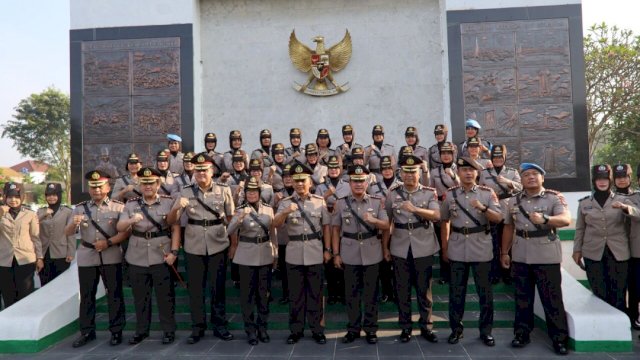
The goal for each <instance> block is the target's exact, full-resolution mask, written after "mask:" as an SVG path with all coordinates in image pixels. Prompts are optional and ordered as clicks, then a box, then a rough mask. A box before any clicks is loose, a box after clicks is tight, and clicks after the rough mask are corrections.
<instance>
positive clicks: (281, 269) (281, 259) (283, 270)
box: [278, 245, 289, 298]
mask: <svg viewBox="0 0 640 360" xmlns="http://www.w3.org/2000/svg"><path fill="white" fill-rule="evenodd" d="M286 258H287V245H278V274H280V280H281V281H282V297H283V298H288V297H289V276H288V275H287V263H286V262H285V260H286Z"/></svg>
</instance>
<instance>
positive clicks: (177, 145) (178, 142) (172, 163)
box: [167, 134, 184, 174]
mask: <svg viewBox="0 0 640 360" xmlns="http://www.w3.org/2000/svg"><path fill="white" fill-rule="evenodd" d="M167 140H168V141H169V143H168V144H167V149H169V154H168V155H169V170H170V171H171V172H172V173H174V174H180V173H181V172H183V171H184V169H183V168H182V163H183V161H182V158H183V157H184V154H183V153H182V151H181V150H182V149H181V147H182V138H181V137H180V136H179V135H176V134H167Z"/></svg>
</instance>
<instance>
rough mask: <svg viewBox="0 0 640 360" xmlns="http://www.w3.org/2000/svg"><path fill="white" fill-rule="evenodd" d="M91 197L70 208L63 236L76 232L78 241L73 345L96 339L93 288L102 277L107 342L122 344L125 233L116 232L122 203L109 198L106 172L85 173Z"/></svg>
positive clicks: (78, 345) (95, 288)
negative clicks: (76, 316) (122, 245)
mask: <svg viewBox="0 0 640 360" xmlns="http://www.w3.org/2000/svg"><path fill="white" fill-rule="evenodd" d="M84 177H85V179H86V180H87V185H88V186H89V195H90V196H91V200H89V201H85V202H81V203H79V204H77V205H76V206H75V209H73V217H72V218H71V219H70V221H69V223H68V224H67V226H66V227H65V230H64V231H65V234H66V235H67V236H69V235H73V234H74V233H75V232H79V235H80V238H81V241H80V245H79V247H78V251H77V252H76V256H77V258H78V278H79V279H78V280H79V281H80V316H79V319H78V322H79V323H80V334H81V335H80V337H78V338H77V339H76V340H75V341H74V342H73V347H75V348H77V347H81V346H84V345H86V344H87V343H88V342H89V341H91V340H95V338H96V291H97V289H98V282H99V281H100V278H102V282H103V283H104V285H105V290H106V293H107V299H108V304H109V331H110V332H111V341H110V344H111V345H118V344H120V343H122V329H124V326H125V313H124V299H123V297H122V266H121V263H122V249H121V248H120V243H121V242H123V241H124V240H126V239H127V238H128V237H129V232H118V231H117V229H116V225H117V222H118V218H119V217H120V213H121V212H122V210H123V209H124V204H122V203H121V202H120V201H117V200H112V199H109V196H108V194H109V190H111V187H110V186H109V175H108V174H107V173H105V172H102V171H100V170H93V171H89V172H88V173H86V174H85V176H84Z"/></svg>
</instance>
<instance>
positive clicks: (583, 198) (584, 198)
mask: <svg viewBox="0 0 640 360" xmlns="http://www.w3.org/2000/svg"><path fill="white" fill-rule="evenodd" d="M590 197H591V195H587V196H585V197H582V198H580V199H578V201H582V200H586V199H588V198H590Z"/></svg>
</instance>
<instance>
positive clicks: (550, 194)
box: [504, 189, 567, 264]
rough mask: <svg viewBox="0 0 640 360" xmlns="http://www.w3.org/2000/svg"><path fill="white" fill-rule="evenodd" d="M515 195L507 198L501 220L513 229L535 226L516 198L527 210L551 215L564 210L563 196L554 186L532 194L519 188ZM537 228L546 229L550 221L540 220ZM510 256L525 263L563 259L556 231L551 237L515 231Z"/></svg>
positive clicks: (530, 229)
mask: <svg viewBox="0 0 640 360" xmlns="http://www.w3.org/2000/svg"><path fill="white" fill-rule="evenodd" d="M516 196H517V198H512V199H510V200H511V201H509V203H508V205H507V208H506V209H505V210H504V213H505V214H506V216H505V218H504V223H505V224H513V225H514V228H515V230H527V231H537V230H538V229H537V228H536V227H535V225H533V223H532V222H531V221H529V220H528V219H527V218H526V217H525V216H524V215H523V214H522V211H521V210H520V207H519V206H518V202H517V199H520V205H521V206H522V208H523V209H524V210H525V211H526V212H527V214H531V213H534V212H542V213H543V214H547V215H549V216H554V215H560V214H562V213H564V212H565V211H566V210H567V203H566V202H565V200H564V196H562V194H560V193H559V192H557V191H554V190H547V189H542V191H541V192H540V193H539V194H536V195H534V196H527V193H526V192H522V193H520V194H518V195H516ZM540 228H541V229H542V230H545V229H549V225H545V224H541V225H540ZM551 239H553V240H551ZM511 258H512V259H513V261H516V262H520V263H524V264H560V263H561V262H562V245H561V244H560V239H559V238H558V237H557V235H556V236H555V237H554V236H552V237H551V238H550V237H549V236H540V237H534V238H532V237H529V238H525V237H522V236H517V235H516V234H514V235H513V244H512V246H511Z"/></svg>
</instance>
